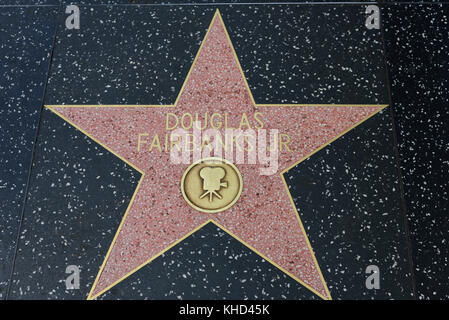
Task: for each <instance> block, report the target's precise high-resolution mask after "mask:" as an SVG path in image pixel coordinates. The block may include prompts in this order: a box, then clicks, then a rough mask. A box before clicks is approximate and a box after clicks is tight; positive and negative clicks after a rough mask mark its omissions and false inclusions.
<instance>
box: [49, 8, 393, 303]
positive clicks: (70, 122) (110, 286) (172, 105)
mask: <svg viewBox="0 0 449 320" xmlns="http://www.w3.org/2000/svg"><path fill="white" fill-rule="evenodd" d="M217 17H219V19H220V21H221V23H222V25H223V28H224V31H225V34H226V37H227V40H228V41H229V43H230V46H231V49H232V52H233V55H234V59H235V60H236V61H237V64H238V67H239V70H240V73H241V75H242V77H243V79H244V82H245V86H246V89H247V91H248V93H249V95H250V98H251V101H252V103H253V105H254V106H255V107H373V108H374V107H378V108H381V109H379V110H377V111H376V112H374V113H373V114H371V115H370V116H368V117H366V118H364V119H363V120H361V121H359V122H358V123H356V124H355V125H353V126H351V127H350V128H349V129H347V130H345V131H344V132H343V133H341V134H339V135H338V136H336V137H335V138H333V139H332V140H330V141H329V142H327V143H326V144H324V145H322V146H321V147H319V148H318V149H316V150H314V151H313V152H311V153H310V154H308V155H306V156H305V157H303V158H302V159H300V160H299V161H297V162H295V163H294V164H293V165H291V166H289V167H288V168H286V169H284V170H282V171H281V172H280V176H281V179H282V181H283V183H284V187H285V189H286V192H287V195H288V197H289V199H290V202H291V204H292V206H293V209H294V210H295V215H296V217H297V220H298V223H299V225H300V228H301V231H302V232H303V234H304V237H305V239H306V243H307V246H308V248H309V250H310V253H311V255H312V257H313V260H314V263H315V266H316V267H317V270H318V273H319V275H320V279H321V281H322V284H323V286H324V289H325V291H326V294H327V295H328V296H327V297H326V296H323V295H322V294H321V293H319V292H318V291H316V290H315V289H313V288H312V287H310V286H309V285H308V284H306V283H304V282H303V281H301V280H300V279H299V278H297V277H296V276H294V275H293V274H291V273H290V272H288V271H287V270H285V269H284V268H282V267H281V266H279V265H278V264H276V263H275V262H274V261H272V260H271V259H269V258H268V257H266V256H265V255H263V254H262V253H261V252H259V251H258V250H256V249H254V248H253V247H251V246H250V245H249V244H247V243H246V242H244V241H243V240H241V239H240V238H238V237H237V236H236V235H234V234H233V233H232V232H230V231H229V230H227V229H226V228H225V227H223V226H222V225H220V224H219V223H218V222H216V221H214V220H212V219H209V220H207V221H206V222H205V223H203V224H201V225H200V226H198V227H196V228H195V229H193V230H192V231H190V232H188V233H187V234H186V235H184V236H183V237H181V238H179V239H178V240H176V241H175V242H173V243H172V244H171V245H170V246H168V247H166V248H165V249H164V250H162V251H161V252H159V253H158V254H156V255H155V256H153V257H151V258H150V259H148V260H147V261H146V262H144V263H143V264H141V265H140V266H138V267H137V268H135V269H133V270H132V271H130V272H128V273H127V274H126V275H125V276H123V277H121V278H120V279H118V280H117V281H115V282H114V283H112V284H110V285H109V286H107V287H106V288H105V289H103V290H101V291H100V292H98V293H97V294H95V295H93V291H94V289H95V287H96V286H97V283H98V281H99V278H100V276H101V274H102V272H103V269H104V267H105V265H106V262H107V261H108V259H109V255H110V253H111V251H112V248H113V247H114V245H115V242H116V240H117V237H118V235H119V233H120V231H121V228H122V226H123V224H124V222H125V220H126V218H127V216H128V213H129V211H130V208H131V206H132V204H133V202H134V199H135V197H136V195H137V192H138V190H139V188H140V185H141V183H142V181H143V179H144V176H145V173H144V172H143V171H142V170H141V169H139V168H138V167H136V166H135V165H134V164H132V163H130V162H129V161H127V160H126V159H124V158H123V157H122V156H120V155H118V154H117V153H115V152H114V151H113V150H111V149H110V148H109V147H107V146H106V145H104V144H102V143H101V142H99V141H98V140H97V139H95V138H94V137H92V136H91V135H89V134H88V133H87V132H86V131H84V130H83V129H81V128H80V127H79V126H77V125H76V124H74V123H73V122H72V121H70V120H69V119H67V118H66V117H65V116H63V115H62V114H61V113H59V112H58V111H56V110H54V108H88V107H92V108H129V107H139V108H172V107H176V106H177V105H178V102H179V99H180V97H181V95H182V93H183V91H184V88H185V86H186V83H187V81H188V79H189V77H190V74H191V72H192V70H193V68H194V66H195V64H196V61H197V59H198V56H199V54H200V52H201V50H202V48H203V45H204V43H205V40H206V39H207V36H208V35H209V32H210V30H211V28H212V25H213V24H214V22H215V19H216V18H217ZM387 106H388V105H387V104H256V102H255V100H254V97H253V95H252V92H251V89H250V87H249V85H248V82H247V80H246V77H245V74H244V73H243V69H242V67H241V65H240V61H239V59H238V57H237V53H236V52H235V49H234V45H233V44H232V41H231V38H230V36H229V33H228V31H227V29H226V25H225V24H224V21H223V18H222V17H221V14H220V11H219V10H218V9H217V10H216V11H215V14H214V17H213V18H212V21H211V23H210V25H209V27H208V29H207V32H206V35H205V36H204V38H203V41H202V42H201V45H200V47H199V49H198V51H197V53H196V55H195V58H194V60H193V63H192V65H191V66H190V69H189V72H188V73H187V76H186V78H185V80H184V83H183V85H182V87H181V89H180V91H179V93H178V96H177V98H176V100H175V103H174V104H171V105H65V104H64V105H45V107H46V108H47V109H49V110H51V111H52V112H53V113H55V114H56V115H58V116H59V117H61V118H62V119H63V120H65V121H66V122H68V123H69V124H70V125H72V126H73V127H75V128H76V129H78V130H79V131H81V132H82V133H83V134H84V135H86V136H88V137H89V138H91V139H92V140H93V141H95V142H96V143H98V144H99V145H101V146H102V147H104V148H105V149H106V150H108V151H109V152H110V153H112V154H114V155H115V156H117V157H118V158H119V159H120V160H122V161H124V162H125V163H127V164H128V165H130V166H131V167H132V168H134V169H135V170H137V171H138V172H139V173H141V178H140V180H139V182H138V184H137V187H136V189H135V191H134V193H133V196H132V198H131V201H130V203H129V205H128V207H127V209H126V211H125V214H124V216H123V218H122V220H121V222H120V225H119V227H118V229H117V231H116V233H115V235H114V238H113V240H112V243H111V245H110V247H109V249H108V251H107V254H106V256H105V258H104V260H103V263H102V265H101V267H100V270H99V272H98V274H97V276H96V278H95V281H94V283H93V285H92V287H91V289H90V291H89V294H88V297H87V299H88V300H93V299H95V298H97V297H99V296H100V295H102V294H103V293H105V292H106V291H108V290H109V289H111V288H112V287H114V286H115V285H116V284H118V283H119V282H121V281H123V280H124V279H126V278H127V277H129V276H130V275H131V274H133V273H135V272H136V271H138V270H140V269H141V268H143V267H144V266H146V265H147V264H148V263H150V262H151V261H153V260H154V259H156V258H157V257H159V256H160V255H162V254H163V253H165V252H167V251H168V250H170V249H171V248H173V247H174V246H175V245H177V244H179V243H180V242H182V241H183V240H185V239H186V238H187V237H189V236H190V235H192V234H193V233H195V232H196V231H198V230H199V229H201V228H202V227H204V226H205V225H206V224H208V223H210V222H212V223H213V224H215V225H216V226H217V227H219V228H220V229H222V230H223V231H225V232H226V233H228V234H229V235H231V236H232V237H233V238H234V239H236V240H238V241H239V242H241V243H242V244H244V245H245V246H246V247H248V248H249V249H251V250H252V251H253V252H255V253H257V254H258V255H259V256H261V257H262V258H263V259H265V260H266V261H268V262H269V263H271V264H272V265H273V266H275V267H277V268H278V269H279V270H281V271H283V272H284V273H285V274H287V275H288V276H290V277H291V278H293V279H294V280H296V281H297V282H299V283H300V284H301V285H302V286H304V287H306V288H307V289H309V290H310V291H312V292H313V293H314V294H316V295H317V296H319V297H320V298H322V299H323V300H332V296H331V294H330V292H329V289H328V287H327V284H326V281H325V279H324V277H323V274H322V272H321V269H320V266H319V264H318V261H317V259H316V257H315V252H314V251H313V248H312V246H311V245H310V241H309V238H308V236H307V233H306V231H305V229H304V226H303V224H302V221H301V218H300V217H299V213H298V209H297V208H296V206H295V204H294V202H293V199H292V196H291V194H290V191H289V190H288V186H287V183H286V181H285V179H284V176H283V175H284V173H286V172H287V171H288V170H290V169H291V168H293V167H294V166H296V165H298V164H299V163H301V162H302V161H304V160H306V159H308V158H309V157H310V156H312V155H313V154H315V153H316V152H318V151H320V150H321V149H323V148H325V147H326V146H328V145H329V144H331V143H332V142H334V141H335V140H337V139H338V138H340V137H341V136H343V135H344V134H346V133H347V132H349V131H350V130H352V129H354V128H355V127H357V126H358V125H360V124H361V123H363V122H364V121H366V120H368V119H369V118H371V117H372V116H374V115H376V114H377V113H379V112H380V111H382V110H383V109H385V108H386V107H387ZM237 172H239V171H238V170H237ZM242 187H243V186H242ZM237 199H238V198H237Z"/></svg>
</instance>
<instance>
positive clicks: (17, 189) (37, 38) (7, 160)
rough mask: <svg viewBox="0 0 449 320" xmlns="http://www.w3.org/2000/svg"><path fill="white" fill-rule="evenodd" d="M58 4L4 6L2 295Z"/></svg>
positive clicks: (0, 74)
mask: <svg viewBox="0 0 449 320" xmlns="http://www.w3.org/2000/svg"><path fill="white" fill-rule="evenodd" d="M56 14H57V10H56V9H55V8H49V7H43V8H39V7H30V8H20V7H5V8H0V57H1V63H0V145H1V148H0V299H1V298H5V297H6V290H7V286H8V281H9V278H10V274H11V266H12V263H13V258H14V254H15V245H16V239H17V232H18V229H19V225H20V219H21V214H22V209H23V202H24V198H25V192H26V183H27V181H28V176H29V169H30V164H31V158H32V151H33V147H34V142H35V139H36V133H37V131H36V130H37V126H38V122H39V116H40V113H41V108H42V102H43V95H44V88H45V85H46V82H47V75H48V68H49V64H50V54H51V50H52V44H53V40H54V34H55V25H56V19H57V17H56Z"/></svg>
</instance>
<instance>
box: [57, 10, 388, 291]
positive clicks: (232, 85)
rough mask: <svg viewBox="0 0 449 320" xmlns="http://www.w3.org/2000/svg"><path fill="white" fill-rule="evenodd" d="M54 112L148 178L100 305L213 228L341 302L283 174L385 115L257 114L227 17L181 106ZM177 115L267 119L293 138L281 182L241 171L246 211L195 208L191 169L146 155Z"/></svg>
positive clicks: (113, 252)
mask: <svg viewBox="0 0 449 320" xmlns="http://www.w3.org/2000/svg"><path fill="white" fill-rule="evenodd" d="M50 108H51V110H52V111H54V112H55V113H57V114H58V115H60V116H61V117H63V118H64V119H65V120H67V121H68V122H70V123H71V124H73V125H74V126H76V127H77V128H78V129H80V130H82V131H83V132H84V133H85V134H87V135H89V136H90V137H92V138H93V139H95V140H96V141H97V142H99V143H100V144H102V145H103V146H105V147H106V148H107V149H108V150H110V151H111V152H113V153H114V154H116V155H117V156H119V157H120V158H121V159H123V160H125V161H127V162H128V163H130V164H132V165H133V166H134V167H135V168H138V170H139V171H140V172H142V173H143V175H142V179H141V181H140V184H139V186H138V188H137V190H136V192H135V194H134V197H133V199H132V201H131V203H130V205H129V208H128V210H127V214H126V215H125V217H124V219H123V221H122V224H121V225H120V227H119V230H118V231H117V234H116V237H115V239H114V241H113V243H112V244H111V248H110V250H109V252H108V255H107V256H106V258H105V261H104V263H103V266H102V268H101V270H100V272H99V274H98V277H97V280H96V282H95V284H94V285H93V287H92V290H91V292H90V294H89V298H90V299H92V298H95V297H97V296H99V295H100V294H102V293H103V292H105V291H106V290H108V289H110V288H111V287H112V286H114V285H115V284H116V283H118V282H120V281H121V280H123V279H124V278H125V277H127V276H129V275H130V274H132V273H133V272H135V271H136V270H137V269H139V268H140V267H142V266H144V265H145V264H147V263H148V262H149V261H151V260H152V259H154V258H155V257H157V256H158V255H159V254H161V253H162V252H163V251H165V250H166V249H167V248H169V247H171V246H173V245H174V244H175V243H177V242H179V241H181V240H182V239H184V238H185V237H186V236H187V235H189V234H191V233H192V232H193V231H195V230H198V228H199V227H201V226H203V225H204V224H205V223H207V222H208V221H210V220H212V221H214V222H215V223H216V224H217V225H218V226H220V227H222V228H223V229H225V230H226V231H227V232H229V233H231V234H232V235H233V236H234V237H236V238H237V239H239V240H240V241H242V242H243V243H244V244H246V245H247V246H248V247H250V248H251V249H253V250H255V251H256V252H257V253H259V254H260V255H262V256H263V257H264V258H265V259H267V260H268V261H270V262H271V263H273V264H274V265H276V266H277V267H279V268H280V269H281V270H283V271H284V272H286V273H288V274H289V275H290V276H291V277H293V278H294V279H296V280H297V281H299V282H300V283H301V284H303V285H304V286H306V287H307V288H308V289H310V290H311V291H312V292H314V293H315V294H317V295H318V296H320V297H322V298H323V299H330V298H331V296H330V293H329V291H328V289H327V286H326V283H325V279H323V276H322V274H321V271H320V268H319V266H318V263H317V261H316V259H315V257H314V253H313V251H312V248H311V247H310V244H309V242H308V239H307V235H306V233H305V230H304V228H303V226H302V224H301V222H300V220H299V219H298V217H297V213H296V211H295V208H294V206H293V205H292V202H291V200H290V198H289V197H290V196H289V193H288V190H287V189H286V187H285V185H284V181H283V177H282V175H281V174H280V173H281V171H282V170H284V169H286V168H289V167H290V166H292V165H293V164H295V163H297V162H298V160H300V159H303V158H304V157H307V156H308V155H310V154H312V153H313V152H314V151H316V150H317V149H319V148H320V147H322V146H323V145H326V144H327V143H329V142H330V141H333V140H334V139H336V138H337V137H338V136H340V135H341V134H343V133H344V132H346V131H347V130H349V129H350V128H352V127H354V126H355V125H357V124H359V123H361V122H362V121H364V120H365V119H367V118H368V117H370V116H372V115H373V114H375V113H376V112H378V111H379V110H381V109H382V108H383V106H365V107H364V106H356V107H354V106H290V107H287V106H279V105H273V106H267V105H255V104H254V103H253V99H252V96H251V93H250V91H249V90H248V87H247V85H246V81H245V79H244V77H243V75H242V72H241V71H240V67H239V63H238V60H237V59H236V56H235V54H234V50H233V47H232V44H231V42H230V39H229V37H228V35H227V32H226V29H225V27H224V24H223V21H222V19H221V17H220V14H219V13H218V11H217V13H216V14H215V16H214V19H213V21H212V23H211V26H210V28H209V31H208V33H207V35H206V37H205V39H204V41H203V45H202V47H201V48H200V51H199V53H198V55H197V59H196V61H195V62H194V64H193V67H192V69H191V72H190V73H189V75H188V77H187V79H186V83H185V86H184V87H183V89H182V90H181V92H180V95H179V98H178V99H177V101H176V103H175V105H174V106H160V107H157V108H155V107H148V106H146V107H145V106H133V107H129V106H98V107H95V106H85V107H80V106H76V107H75V106H72V107H70V106H51V107H50ZM168 112H171V113H175V114H177V115H179V117H181V115H182V114H184V113H186V112H190V113H196V112H198V113H199V114H200V115H202V114H204V113H206V112H207V113H208V114H209V115H210V114H212V113H220V114H224V113H225V112H227V113H228V114H229V117H230V121H232V119H233V117H234V118H238V117H239V116H240V115H241V114H242V113H244V112H245V113H246V114H247V115H248V118H251V117H252V115H253V114H254V113H255V112H260V113H262V114H263V122H264V125H265V128H266V129H270V128H273V129H280V131H282V132H286V133H288V134H289V135H290V138H291V142H290V143H289V147H290V148H291V150H292V152H283V153H280V159H279V172H278V173H277V174H274V175H270V176H261V175H259V170H258V168H259V166H258V165H247V164H243V165H237V167H238V169H239V170H240V172H241V173H242V177H243V185H244V187H243V192H242V195H241V197H240V199H239V200H238V201H237V203H236V204H235V205H234V206H232V207H231V208H229V209H227V210H225V211H223V212H220V213H217V214H207V213H203V212H199V211H196V210H195V209H193V208H192V207H190V206H189V205H188V204H187V203H186V201H185V200H184V199H183V197H182V194H181V190H180V181H181V177H182V175H183V173H184V171H185V169H186V168H187V166H188V165H175V164H172V163H171V162H170V154H169V152H165V151H164V150H162V152H142V151H141V152H138V151H137V139H136V137H137V136H138V134H139V133H142V132H151V133H158V134H159V136H160V137H163V136H164V135H165V133H166V128H165V124H166V123H165V121H166V114H167V113H168ZM161 143H162V141H161ZM299 209H301V208H299Z"/></svg>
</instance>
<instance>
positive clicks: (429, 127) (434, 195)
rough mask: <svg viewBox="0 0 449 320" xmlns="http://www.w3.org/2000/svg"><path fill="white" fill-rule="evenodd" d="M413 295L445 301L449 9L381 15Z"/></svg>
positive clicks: (403, 9) (401, 9) (405, 8)
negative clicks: (400, 175) (414, 284)
mask: <svg viewBox="0 0 449 320" xmlns="http://www.w3.org/2000/svg"><path fill="white" fill-rule="evenodd" d="M383 24H384V38H385V46H386V53H387V62H388V68H389V73H390V85H391V97H392V106H393V110H394V117H395V123H396V128H397V136H398V149H399V154H400V164H401V171H402V176H403V183H404V194H405V202H406V206H407V215H408V219H409V225H410V232H411V240H412V246H413V262H414V267H415V281H416V287H417V296H418V298H420V299H448V298H449V286H448V272H449V264H448V256H449V249H448V248H449V247H448V245H447V243H448V241H449V232H448V230H449V218H448V214H449V209H448V207H449V195H448V190H449V182H448V181H449V180H448V172H449V140H448V137H449V132H448V123H449V72H448V70H449V5H448V4H433V5H430V4H426V5H389V6H385V8H384V10H383Z"/></svg>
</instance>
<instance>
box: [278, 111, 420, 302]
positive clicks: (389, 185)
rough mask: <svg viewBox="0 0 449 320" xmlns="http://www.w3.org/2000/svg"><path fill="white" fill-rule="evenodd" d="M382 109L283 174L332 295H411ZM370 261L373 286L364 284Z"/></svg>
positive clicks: (387, 119) (389, 134)
mask: <svg viewBox="0 0 449 320" xmlns="http://www.w3.org/2000/svg"><path fill="white" fill-rule="evenodd" d="M389 111H390V110H388V109H384V110H383V111H382V112H381V113H379V114H377V115H376V116H374V117H372V118H370V119H368V120H367V121H365V122H364V123H362V124H361V125H359V126H358V127H356V128H354V129H353V130H351V131H350V132H348V133H347V134H345V135H344V136H343V137H341V138H339V139H338V140H336V141H334V142H333V143H331V144H330V145H328V146H327V147H326V148H324V149H322V150H320V151H319V152H317V153H316V154H314V155H313V156H312V157H310V158H309V159H307V160H305V161H303V162H301V163H300V164H298V165H297V166H296V167H294V168H292V169H291V170H289V171H288V172H286V173H285V174H284V177H285V180H286V181H287V183H288V184H289V190H290V192H291V195H292V197H293V201H294V202H295V205H296V207H297V209H298V214H299V216H300V217H301V220H302V221H303V223H304V226H305V228H306V230H307V233H308V236H309V240H310V243H311V245H312V247H313V248H314V251H315V256H316V258H317V261H318V263H319V265H320V267H321V270H322V272H323V276H324V278H325V279H326V282H327V285H328V287H329V291H330V293H331V295H332V297H333V298H334V299H382V300H384V299H411V298H413V291H414V288H413V282H412V276H411V273H412V272H411V271H412V270H411V263H410V256H409V251H408V250H409V247H408V235H407V232H406V225H405V221H406V220H405V213H404V208H403V206H402V203H401V190H400V185H399V180H398V175H397V168H396V165H395V163H396V157H395V153H394V143H393V130H392V117H391V113H390V112H389ZM370 265H375V266H377V267H378V268H379V274H380V289H377V290H373V289H371V290H369V289H367V288H366V286H365V279H366V277H367V275H366V268H367V267H368V266H370Z"/></svg>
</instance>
